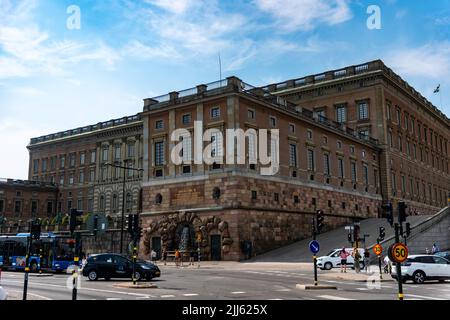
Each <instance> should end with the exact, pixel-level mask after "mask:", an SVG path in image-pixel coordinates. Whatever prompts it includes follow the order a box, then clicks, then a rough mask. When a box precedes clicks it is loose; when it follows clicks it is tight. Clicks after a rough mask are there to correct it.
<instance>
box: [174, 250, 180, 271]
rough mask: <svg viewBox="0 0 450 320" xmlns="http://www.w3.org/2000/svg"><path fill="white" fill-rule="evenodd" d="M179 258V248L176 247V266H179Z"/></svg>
mask: <svg viewBox="0 0 450 320" xmlns="http://www.w3.org/2000/svg"><path fill="white" fill-rule="evenodd" d="M180 258H181V253H180V250H178V249H176V250H175V265H176V266H177V268H179V267H180Z"/></svg>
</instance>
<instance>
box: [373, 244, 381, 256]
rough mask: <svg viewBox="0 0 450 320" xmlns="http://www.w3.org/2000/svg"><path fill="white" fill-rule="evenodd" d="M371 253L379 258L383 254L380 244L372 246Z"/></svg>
mask: <svg viewBox="0 0 450 320" xmlns="http://www.w3.org/2000/svg"><path fill="white" fill-rule="evenodd" d="M373 252H374V253H375V254H376V255H377V256H379V255H381V253H382V252H383V247H382V246H381V245H380V244H376V245H374V246H373Z"/></svg>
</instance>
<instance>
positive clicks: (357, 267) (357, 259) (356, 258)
mask: <svg viewBox="0 0 450 320" xmlns="http://www.w3.org/2000/svg"><path fill="white" fill-rule="evenodd" d="M353 260H354V262H353V266H354V267H355V271H356V273H359V272H360V271H361V270H360V265H359V262H360V261H361V254H360V253H359V250H358V248H355V249H353Z"/></svg>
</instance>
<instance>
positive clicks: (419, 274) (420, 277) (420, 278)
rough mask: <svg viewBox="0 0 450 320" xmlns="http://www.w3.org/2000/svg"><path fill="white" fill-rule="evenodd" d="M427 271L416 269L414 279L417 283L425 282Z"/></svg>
mask: <svg viewBox="0 0 450 320" xmlns="http://www.w3.org/2000/svg"><path fill="white" fill-rule="evenodd" d="M425 278H426V276H425V273H424V272H423V271H416V272H414V274H413V281H414V283H415V284H422V283H424V282H425Z"/></svg>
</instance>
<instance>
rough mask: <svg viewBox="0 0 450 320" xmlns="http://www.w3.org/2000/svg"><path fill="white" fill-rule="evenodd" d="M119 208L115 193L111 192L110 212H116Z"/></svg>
mask: <svg viewBox="0 0 450 320" xmlns="http://www.w3.org/2000/svg"><path fill="white" fill-rule="evenodd" d="M118 208H119V198H118V197H117V194H113V197H112V208H111V209H112V212H113V213H116V212H117V211H118Z"/></svg>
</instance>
